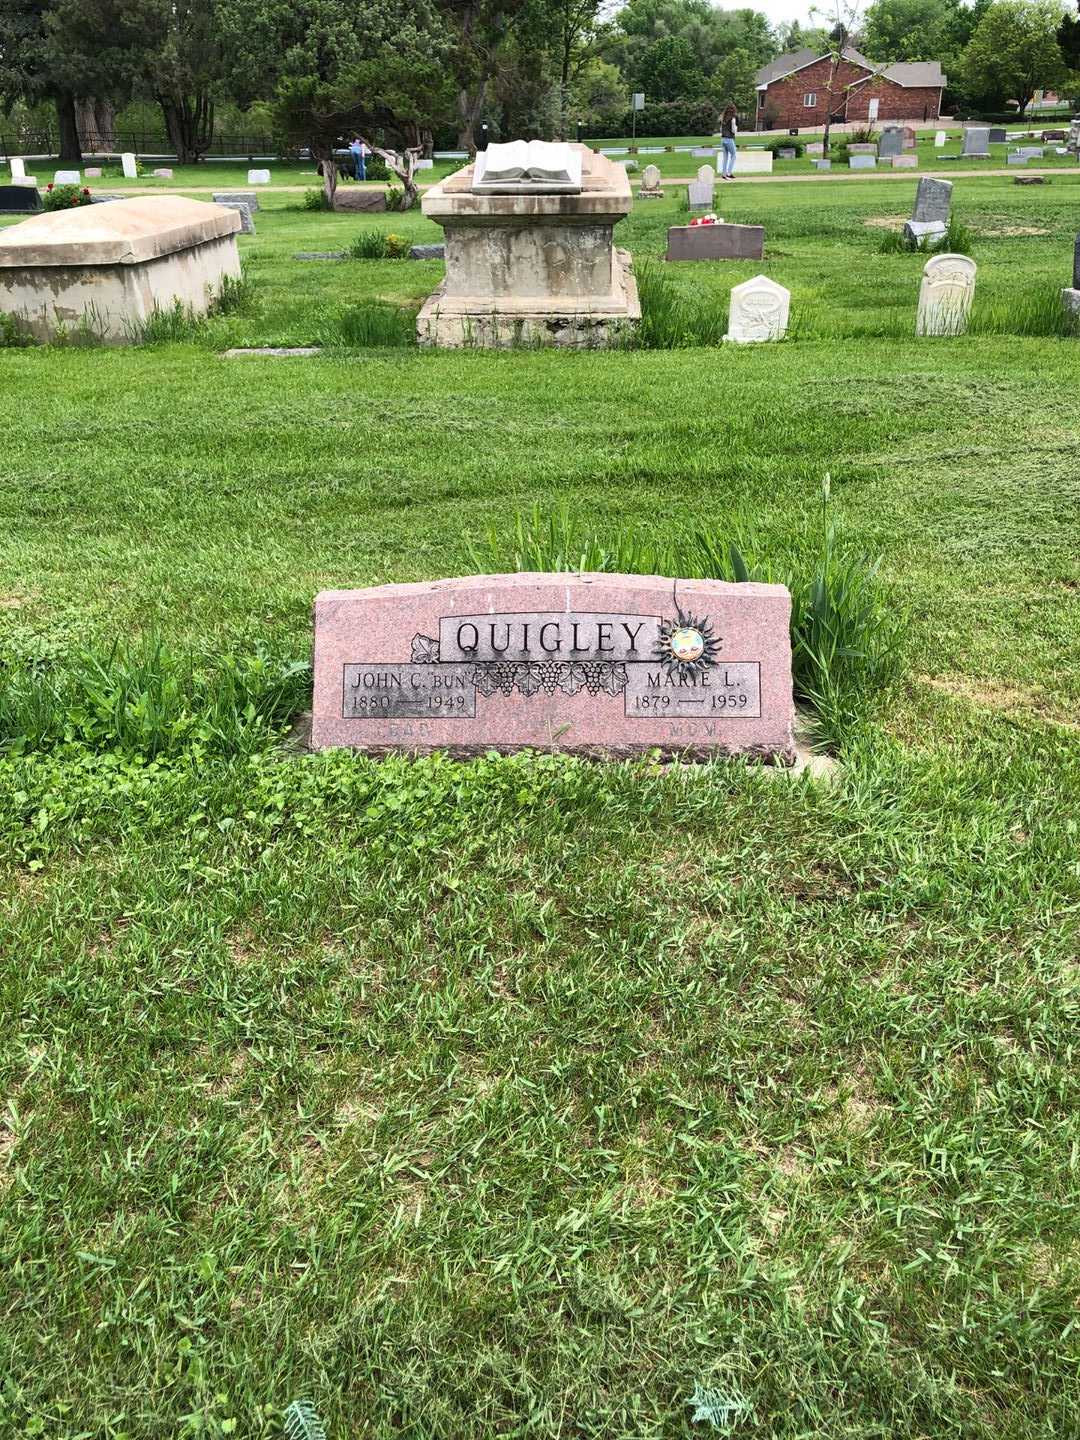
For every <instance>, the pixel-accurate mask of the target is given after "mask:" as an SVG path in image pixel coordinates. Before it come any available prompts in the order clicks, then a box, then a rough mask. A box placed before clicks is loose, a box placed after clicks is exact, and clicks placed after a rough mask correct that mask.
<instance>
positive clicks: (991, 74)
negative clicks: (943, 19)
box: [962, 0, 1068, 115]
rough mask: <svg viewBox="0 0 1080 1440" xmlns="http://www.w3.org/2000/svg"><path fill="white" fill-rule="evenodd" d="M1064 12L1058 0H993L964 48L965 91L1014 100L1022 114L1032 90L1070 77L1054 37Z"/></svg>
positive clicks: (995, 101) (995, 100)
mask: <svg viewBox="0 0 1080 1440" xmlns="http://www.w3.org/2000/svg"><path fill="white" fill-rule="evenodd" d="M1064 18H1065V9H1064V6H1063V5H1062V4H1061V3H1060V0H994V3H993V4H992V5H991V6H990V7H989V8H988V9H987V11H986V13H985V15H983V17H982V19H981V20H980V21H979V23H978V25H977V27H976V29H975V32H974V34H973V35H972V37H971V39H970V40H969V41H968V44H967V47H966V49H965V50H964V54H963V60H962V67H963V78H964V81H965V84H966V86H967V89H968V91H969V92H970V93H971V94H972V95H973V96H974V97H975V98H976V99H978V100H980V101H982V102H983V103H985V104H987V105H993V106H995V107H997V106H1001V105H1004V104H1005V102H1006V101H1009V100H1015V101H1017V102H1018V103H1019V106H1020V114H1021V115H1022V114H1023V113H1024V111H1025V110H1026V109H1027V107H1028V105H1029V104H1030V103H1031V100H1032V99H1033V97H1034V95H1035V91H1036V90H1039V89H1042V88H1044V87H1049V86H1052V85H1059V84H1061V83H1062V82H1063V81H1064V80H1066V79H1067V78H1068V67H1067V65H1066V63H1065V59H1064V57H1063V55H1062V53H1061V47H1060V45H1059V43H1058V30H1059V28H1060V26H1061V22H1062V20H1063V19H1064Z"/></svg>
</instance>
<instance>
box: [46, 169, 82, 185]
mask: <svg viewBox="0 0 1080 1440" xmlns="http://www.w3.org/2000/svg"><path fill="white" fill-rule="evenodd" d="M53 184H54V185H81V184H82V175H81V174H80V173H79V171H78V170H57V171H56V172H55V173H54V175H53Z"/></svg>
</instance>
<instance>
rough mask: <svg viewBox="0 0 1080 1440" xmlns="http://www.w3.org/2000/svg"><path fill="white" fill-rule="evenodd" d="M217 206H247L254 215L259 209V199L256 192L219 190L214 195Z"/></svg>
mask: <svg viewBox="0 0 1080 1440" xmlns="http://www.w3.org/2000/svg"><path fill="white" fill-rule="evenodd" d="M214 204H215V205H246V206H247V208H248V209H249V210H250V211H251V212H252V213H254V212H255V211H256V210H258V208H259V197H258V195H256V193H255V191H254V190H219V191H218V192H217V193H216V194H215V195H214Z"/></svg>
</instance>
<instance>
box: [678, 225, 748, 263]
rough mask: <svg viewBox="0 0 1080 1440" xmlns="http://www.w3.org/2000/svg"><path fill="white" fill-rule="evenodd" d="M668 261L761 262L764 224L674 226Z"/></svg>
mask: <svg viewBox="0 0 1080 1440" xmlns="http://www.w3.org/2000/svg"><path fill="white" fill-rule="evenodd" d="M667 234H668V248H667V255H666V256H665V257H664V258H665V259H666V260H760V259H761V258H762V257H763V255H764V253H765V227H764V226H763V225H728V224H724V223H723V222H721V223H718V224H716V225H672V226H671V227H670V229H669V230H668V232H667Z"/></svg>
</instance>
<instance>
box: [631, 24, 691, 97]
mask: <svg viewBox="0 0 1080 1440" xmlns="http://www.w3.org/2000/svg"><path fill="white" fill-rule="evenodd" d="M637 81H638V88H639V89H641V90H644V92H645V94H646V95H647V96H648V97H649V99H650V100H690V99H695V98H696V97H697V96H699V95H703V94H704V93H705V88H706V84H705V76H704V74H703V73H702V70H701V66H700V64H699V62H698V57H697V55H696V54H695V52H694V50H693V48H692V47H691V45H690V42H689V41H688V40H686V39H685V38H684V37H683V36H681V35H666V36H665V37H664V38H663V39H661V40H654V41H653V43H652V44H651V45H650V46H649V48H648V49H647V50H646V51H645V53H644V55H643V56H642V57H641V60H640V62H639V64H638V69H637Z"/></svg>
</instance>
